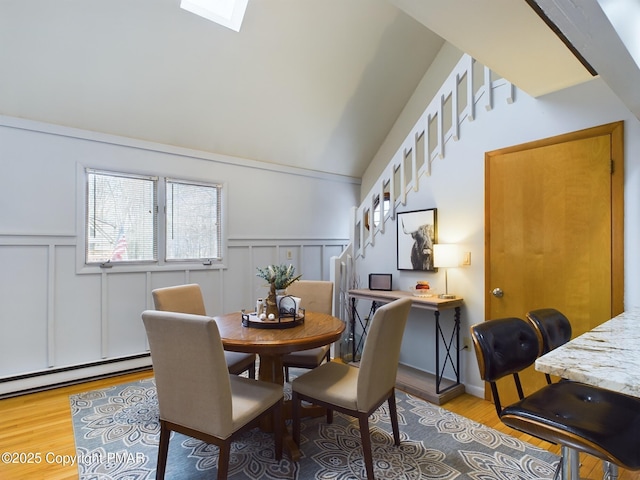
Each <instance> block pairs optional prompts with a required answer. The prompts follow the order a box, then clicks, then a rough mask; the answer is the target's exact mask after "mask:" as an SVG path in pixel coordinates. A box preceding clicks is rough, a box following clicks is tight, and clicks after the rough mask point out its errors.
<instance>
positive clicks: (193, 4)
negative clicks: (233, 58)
mask: <svg viewBox="0 0 640 480" xmlns="http://www.w3.org/2000/svg"><path fill="white" fill-rule="evenodd" d="M248 2H249V0H181V2H180V8H182V9H184V10H187V11H189V12H191V13H195V14H196V15H199V16H201V17H203V18H206V19H207V20H211V21H212V22H216V23H218V24H220V25H222V26H224V27H227V28H230V29H231V30H235V31H236V32H239V31H240V27H241V26H242V20H243V18H244V12H245V10H246V9H247V3H248Z"/></svg>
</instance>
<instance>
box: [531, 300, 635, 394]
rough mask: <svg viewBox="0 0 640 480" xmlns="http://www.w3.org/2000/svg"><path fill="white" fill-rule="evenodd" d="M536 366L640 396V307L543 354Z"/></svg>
mask: <svg viewBox="0 0 640 480" xmlns="http://www.w3.org/2000/svg"><path fill="white" fill-rule="evenodd" d="M535 368H536V370H538V371H540V372H544V373H550V374H552V375H556V376H558V377H562V378H566V379H569V380H573V381H576V382H583V383H587V384H590V385H595V386H598V387H602V388H606V389H609V390H614V391H616V392H620V393H624V394H627V395H632V396H634V397H640V309H634V310H630V311H627V312H624V313H622V314H620V315H618V316H617V317H614V318H612V319H611V320H608V321H607V322H605V323H603V324H602V325H599V326H598V327H596V328H594V329H593V330H590V331H588V332H586V333H584V334H582V335H580V336H579V337H576V338H574V339H573V340H571V341H570V342H568V343H566V344H565V345H562V346H561V347H558V348H556V349H555V350H553V351H551V352H549V353H547V354H546V355H543V356H542V357H540V358H538V359H537V360H536V365H535Z"/></svg>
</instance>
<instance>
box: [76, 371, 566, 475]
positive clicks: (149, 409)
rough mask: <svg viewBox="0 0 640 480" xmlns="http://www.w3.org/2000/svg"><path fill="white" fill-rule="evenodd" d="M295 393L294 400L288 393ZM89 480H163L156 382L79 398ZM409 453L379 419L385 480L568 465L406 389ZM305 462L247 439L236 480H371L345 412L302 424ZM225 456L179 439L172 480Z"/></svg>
mask: <svg viewBox="0 0 640 480" xmlns="http://www.w3.org/2000/svg"><path fill="white" fill-rule="evenodd" d="M287 395H288V392H287ZM70 402H71V410H72V414H73V427H74V432H75V440H76V448H77V454H78V468H79V473H80V479H81V480H89V479H92V480H94V479H95V480H97V479H100V480H106V479H114V480H115V479H118V480H124V479H127V480H142V479H153V478H155V466H156V459H157V449H158V438H159V423H158V404H157V397H156V389H155V385H154V382H153V379H149V380H142V381H139V382H134V383H128V384H123V385H118V386H115V387H110V388H107V389H103V390H95V391H91V392H87V393H82V394H78V395H73V396H71V397H70ZM397 404H398V417H399V423H400V433H401V445H400V446H399V447H396V446H394V445H393V436H392V433H391V424H390V423H389V417H388V411H387V408H386V404H385V405H384V406H383V407H381V408H380V409H378V411H376V412H375V413H374V414H373V415H372V416H371V417H370V426H371V434H372V444H373V458H374V463H375V466H374V468H375V475H376V478H377V479H394V480H396V479H406V480H413V479H438V480H451V479H475V480H489V479H504V480H526V479H550V478H553V474H554V471H555V465H556V464H557V462H558V457H557V456H556V455H553V454H551V453H549V452H547V451H545V450H541V449H539V448H536V447H534V446H532V445H530V444H527V443H524V442H521V441H519V440H517V439H515V438H513V437H510V436H508V435H504V434H502V433H500V432H498V431H496V430H493V429H491V428H488V427H485V426H483V425H480V424H478V423H475V422H472V421H471V420H468V419H466V418H464V417H461V416H459V415H456V414H454V413H451V412H448V411H446V410H444V409H442V408H440V407H438V406H435V405H432V404H430V403H428V402H425V401H423V400H421V399H419V398H416V397H413V396H410V395H408V394H405V393H404V392H400V391H397ZM300 448H301V450H302V455H303V456H302V458H301V459H300V461H299V462H297V463H295V462H291V461H290V460H289V459H288V457H287V456H286V455H285V456H284V457H283V459H282V461H281V462H276V461H275V459H274V456H273V437H272V435H271V434H266V433H263V432H261V431H260V430H258V429H254V430H251V431H248V432H245V434H244V435H243V436H241V437H240V438H239V440H238V441H237V442H234V443H233V445H232V450H231V462H230V466H229V468H230V471H229V478H231V479H270V480H273V479H301V480H307V479H319V480H320V479H327V480H328V479H331V480H351V479H359V478H365V477H366V475H365V472H364V464H363V461H362V453H361V449H360V431H359V429H358V424H357V421H356V420H354V419H352V418H349V417H347V416H344V415H341V414H339V413H336V414H335V417H334V423H333V424H332V425H327V424H326V422H325V418H324V417H321V418H315V419H306V420H304V421H303V424H302V437H301V446H300ZM217 461H218V449H217V447H214V446H211V445H207V444H205V443H203V442H200V441H197V440H194V439H192V438H189V437H186V436H183V435H180V434H176V433H174V434H173V437H172V438H171V442H170V444H169V460H168V462H167V473H166V478H167V479H171V480H173V479H204V478H215V474H216V471H217V468H216V466H217Z"/></svg>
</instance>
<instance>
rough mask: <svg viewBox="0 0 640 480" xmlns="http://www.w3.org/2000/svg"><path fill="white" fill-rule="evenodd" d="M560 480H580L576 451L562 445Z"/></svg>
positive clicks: (578, 459)
mask: <svg viewBox="0 0 640 480" xmlns="http://www.w3.org/2000/svg"><path fill="white" fill-rule="evenodd" d="M561 453H562V458H561V459H560V461H561V462H562V480H579V479H580V457H579V454H578V452H577V451H576V450H574V449H573V448H570V447H567V446H566V445H563V446H562V448H561Z"/></svg>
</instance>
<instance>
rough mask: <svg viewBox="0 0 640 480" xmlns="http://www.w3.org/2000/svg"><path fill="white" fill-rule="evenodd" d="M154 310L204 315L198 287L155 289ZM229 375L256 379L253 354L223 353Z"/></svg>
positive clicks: (200, 291) (204, 311)
mask: <svg viewBox="0 0 640 480" xmlns="http://www.w3.org/2000/svg"><path fill="white" fill-rule="evenodd" d="M151 295H152V296H153V303H154V305H155V309H156V310H161V311H164V312H179V313H191V314H193V315H206V314H207V313H206V310H205V306H204V298H203V297H202V290H201V289H200V285H198V284H196V283H192V284H188V285H176V286H173V287H165V288H156V289H155V290H153V291H152V292H151ZM224 357H225V359H226V361H227V367H228V368H229V373H232V374H234V375H240V374H241V373H243V372H247V374H248V375H249V378H256V355H255V354H253V353H240V352H226V351H225V352H224Z"/></svg>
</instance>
